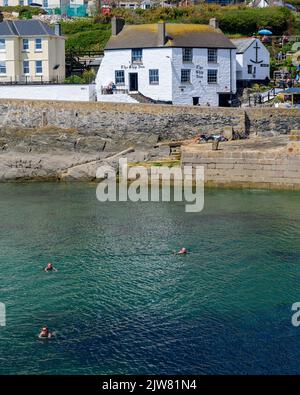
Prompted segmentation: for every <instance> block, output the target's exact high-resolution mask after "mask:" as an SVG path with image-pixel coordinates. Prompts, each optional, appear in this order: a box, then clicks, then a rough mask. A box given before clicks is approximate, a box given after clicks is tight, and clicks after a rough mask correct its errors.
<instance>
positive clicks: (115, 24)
mask: <svg viewBox="0 0 300 395" xmlns="http://www.w3.org/2000/svg"><path fill="white" fill-rule="evenodd" d="M124 25H125V21H124V19H122V18H116V17H115V16H114V17H112V18H111V34H112V36H117V35H118V34H119V33H120V32H121V31H122V29H123V27H124Z"/></svg>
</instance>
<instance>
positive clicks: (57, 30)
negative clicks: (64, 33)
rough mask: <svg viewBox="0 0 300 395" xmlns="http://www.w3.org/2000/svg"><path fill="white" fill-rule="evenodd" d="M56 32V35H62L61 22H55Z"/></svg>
mask: <svg viewBox="0 0 300 395" xmlns="http://www.w3.org/2000/svg"><path fill="white" fill-rule="evenodd" d="M54 33H55V35H56V36H61V24H60V23H55V25H54Z"/></svg>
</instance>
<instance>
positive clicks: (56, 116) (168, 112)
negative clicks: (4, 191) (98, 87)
mask: <svg viewBox="0 0 300 395" xmlns="http://www.w3.org/2000/svg"><path fill="white" fill-rule="evenodd" d="M244 124H245V114H244V112H243V111H239V110H238V111H237V110H236V109H226V110H224V109H222V110H219V111H216V109H214V108H209V107H208V108H205V109H204V108H199V107H191V106H167V105H153V104H128V103H122V104H120V103H83V102H80V103H70V102H44V101H29V100H28V101H25V100H24V101H23V100H0V127H14V128H15V127H17V128H19V127H20V128H32V127H33V128H34V127H40V126H46V125H52V126H55V127H59V128H76V129H77V130H78V131H79V132H81V133H82V134H99V135H101V136H102V137H110V138H114V137H116V138H117V137H118V136H120V134H122V133H124V134H132V133H135V134H137V133H152V134H153V133H154V134H156V135H157V136H159V137H160V138H161V139H181V138H189V137H193V136H195V135H196V134H199V133H200V131H201V132H218V131H219V132H220V131H222V130H223V127H224V126H226V125H227V126H230V125H234V128H235V130H239V131H242V130H244Z"/></svg>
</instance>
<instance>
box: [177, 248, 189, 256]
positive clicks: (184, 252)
mask: <svg viewBox="0 0 300 395" xmlns="http://www.w3.org/2000/svg"><path fill="white" fill-rule="evenodd" d="M176 254H177V255H184V254H187V249H186V248H185V247H182V248H181V249H180V250H179V251H178V252H176Z"/></svg>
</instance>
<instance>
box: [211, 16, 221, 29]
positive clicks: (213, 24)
mask: <svg viewBox="0 0 300 395" xmlns="http://www.w3.org/2000/svg"><path fill="white" fill-rule="evenodd" d="M209 26H211V27H214V28H215V29H219V21H218V19H217V18H211V19H210V20H209Z"/></svg>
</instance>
